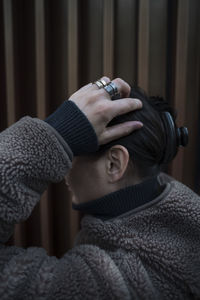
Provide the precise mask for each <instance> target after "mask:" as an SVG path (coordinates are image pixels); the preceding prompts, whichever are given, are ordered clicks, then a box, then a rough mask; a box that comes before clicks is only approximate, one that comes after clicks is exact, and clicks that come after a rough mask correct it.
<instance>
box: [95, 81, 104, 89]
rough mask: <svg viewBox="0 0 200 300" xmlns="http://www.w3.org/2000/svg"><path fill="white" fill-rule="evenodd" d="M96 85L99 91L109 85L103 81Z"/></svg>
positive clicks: (96, 82) (97, 82)
mask: <svg viewBox="0 0 200 300" xmlns="http://www.w3.org/2000/svg"><path fill="white" fill-rule="evenodd" d="M94 84H96V85H97V86H98V88H99V89H101V88H104V87H105V86H106V85H107V83H106V82H105V80H103V79H99V80H97V81H95V82H94Z"/></svg>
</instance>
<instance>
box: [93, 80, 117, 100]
mask: <svg viewBox="0 0 200 300" xmlns="http://www.w3.org/2000/svg"><path fill="white" fill-rule="evenodd" d="M94 84H96V85H97V86H98V88H99V89H101V88H103V89H104V90H105V91H106V92H107V93H108V94H109V95H110V97H111V100H116V99H119V98H120V93H119V92H118V89H117V86H116V85H115V83H114V82H112V81H110V82H109V83H106V82H105V80H103V79H99V80H97V81H95V82H94Z"/></svg>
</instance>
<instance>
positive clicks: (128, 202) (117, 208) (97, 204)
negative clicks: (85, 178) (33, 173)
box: [72, 175, 163, 220]
mask: <svg viewBox="0 0 200 300" xmlns="http://www.w3.org/2000/svg"><path fill="white" fill-rule="evenodd" d="M162 190H163V189H161V186H160V184H159V181H158V179H157V175H156V176H153V177H151V178H150V179H146V180H145V181H143V182H141V183H139V184H136V185H132V186H128V187H125V188H122V189H120V190H117V191H115V192H112V193H110V194H107V195H105V196H103V197H100V198H97V199H94V200H91V201H88V202H85V203H79V204H75V203H72V208H73V209H75V210H79V211H82V212H84V213H86V214H91V215H93V216H95V217H98V218H100V219H102V220H107V219H110V218H113V217H117V216H119V215H121V214H123V213H125V212H127V211H129V210H132V209H134V208H136V207H138V206H141V205H144V204H145V203H147V202H149V201H151V200H153V199H154V198H155V197H157V196H158V195H159V194H160V193H161V192H162Z"/></svg>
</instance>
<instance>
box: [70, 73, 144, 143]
mask: <svg viewBox="0 0 200 300" xmlns="http://www.w3.org/2000/svg"><path fill="white" fill-rule="evenodd" d="M101 80H102V81H103V83H106V85H107V86H108V87H110V86H109V83H110V79H109V78H108V77H105V76H104V77H102V78H101ZM101 80H100V81H101ZM112 83H114V86H116V88H117V91H118V93H119V94H120V99H118V100H116V101H112V100H111V96H110V95H109V93H108V91H109V88H107V91H106V89H105V87H104V84H102V86H101V85H99V86H98V85H97V84H92V83H89V84H87V85H85V86H84V87H82V88H80V89H79V90H78V91H77V92H75V93H74V94H72V95H71V97H70V98H69V99H70V101H73V102H74V103H75V104H76V105H77V106H78V107H79V109H80V110H81V111H82V112H83V113H84V114H85V115H86V116H87V118H88V120H89V121H90V123H91V124H92V126H93V127H94V130H95V132H96V135H97V138H98V142H99V145H103V144H106V143H109V142H110V141H112V140H115V139H118V138H120V137H122V136H126V135H128V134H130V133H131V132H133V131H134V130H136V129H139V128H141V127H142V123H141V122H139V121H129V122H125V123H123V124H118V125H114V126H111V127H106V126H107V124H108V123H109V122H110V121H111V120H112V119H113V118H114V117H116V116H118V115H122V114H126V113H128V112H130V111H133V110H136V109H141V108H142V102H141V101H140V100H139V99H133V98H128V97H129V94H130V89H131V88H130V86H129V84H128V83H127V82H125V81H124V80H122V79H120V78H116V79H113V80H112Z"/></svg>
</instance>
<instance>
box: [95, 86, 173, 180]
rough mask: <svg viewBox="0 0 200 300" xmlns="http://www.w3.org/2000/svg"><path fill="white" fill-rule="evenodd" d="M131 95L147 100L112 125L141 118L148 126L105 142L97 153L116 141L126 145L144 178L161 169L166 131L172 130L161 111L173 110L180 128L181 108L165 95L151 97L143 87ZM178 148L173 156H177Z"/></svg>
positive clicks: (135, 88) (143, 100)
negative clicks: (164, 96)
mask: <svg viewBox="0 0 200 300" xmlns="http://www.w3.org/2000/svg"><path fill="white" fill-rule="evenodd" d="M130 97H131V98H137V99H140V100H141V101H142V103H143V107H142V109H139V110H135V111H132V112H129V113H127V114H124V115H121V116H117V117H115V118H114V119H113V120H112V121H111V122H110V123H109V124H108V126H112V125H116V124H120V123H123V122H125V121H136V120H137V121H141V122H142V123H143V124H144V126H143V127H142V128H141V129H138V130H136V131H134V132H133V133H131V134H129V135H127V136H125V137H122V138H120V139H117V140H114V141H112V142H110V143H108V144H106V145H101V146H100V147H99V150H98V151H97V153H99V154H101V153H103V152H105V151H106V150H108V149H109V148H110V147H111V146H113V145H117V144H119V145H123V146H124V147H126V148H127V150H128V152H129V155H130V160H131V162H132V163H134V166H135V168H136V170H137V174H138V176H139V177H141V178H143V177H148V176H153V175H156V174H158V173H159V172H160V170H161V165H162V158H163V155H164V152H165V149H166V135H167V134H168V133H167V132H166V131H165V127H164V124H163V121H162V118H161V113H162V112H164V111H166V112H169V113H170V114H171V115H172V118H173V121H174V124H175V128H177V126H176V122H175V120H176V117H177V112H176V111H175V110H174V109H173V108H172V107H170V105H169V103H168V102H167V101H165V100H164V99H163V98H161V97H158V96H156V97H154V96H153V97H148V96H147V95H146V93H145V92H144V91H143V90H142V89H141V88H139V87H134V88H132V89H131V93H130ZM115 101H117V100H115ZM177 151H178V147H177ZM177 151H176V152H175V153H174V155H173V157H172V158H171V160H172V159H173V158H174V157H175V156H176V154H177ZM171 160H170V161H171ZM170 161H168V162H167V163H169V162H170Z"/></svg>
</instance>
